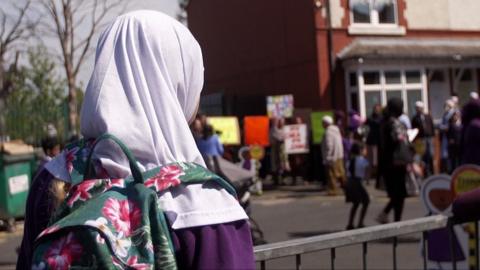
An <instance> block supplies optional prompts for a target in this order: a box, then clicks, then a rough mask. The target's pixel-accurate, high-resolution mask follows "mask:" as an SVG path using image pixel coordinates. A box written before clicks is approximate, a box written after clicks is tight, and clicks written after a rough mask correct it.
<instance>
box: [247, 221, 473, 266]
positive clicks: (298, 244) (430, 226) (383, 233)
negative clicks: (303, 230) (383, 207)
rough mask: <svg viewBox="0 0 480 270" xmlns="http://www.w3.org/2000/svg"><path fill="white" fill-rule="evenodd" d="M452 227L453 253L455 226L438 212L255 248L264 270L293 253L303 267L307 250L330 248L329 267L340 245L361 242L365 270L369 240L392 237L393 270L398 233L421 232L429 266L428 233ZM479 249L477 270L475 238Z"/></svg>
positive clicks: (453, 261) (298, 264) (297, 264)
mask: <svg viewBox="0 0 480 270" xmlns="http://www.w3.org/2000/svg"><path fill="white" fill-rule="evenodd" d="M475 224H476V226H475V233H476V235H478V223H477V222H475ZM447 226H448V228H449V229H450V230H449V232H450V236H449V237H450V243H451V247H450V249H451V254H455V245H454V239H453V237H452V235H453V234H452V233H453V229H454V227H453V225H452V224H451V222H450V221H449V218H448V217H447V216H443V215H435V216H429V217H423V218H417V219H412V220H406V221H401V222H395V223H390V224H385V225H378V226H372V227H367V228H362V229H357V230H350V231H343V232H337V233H330V234H325V235H319V236H313V237H307V238H300V239H294V240H289V241H283V242H277V243H272V244H266V245H260V246H256V247H255V260H256V261H257V262H260V267H261V269H262V270H263V269H266V262H267V261H269V260H273V259H278V258H283V257H289V256H292V257H293V256H294V257H295V260H296V269H301V265H302V255H304V254H306V253H311V252H316V251H322V250H330V267H331V269H335V260H336V255H335V250H336V248H339V247H344V246H351V245H361V246H362V269H367V248H368V243H369V242H372V241H377V240H383V239H392V240H393V241H392V249H393V250H392V252H393V260H392V264H393V265H392V269H397V246H398V239H397V237H398V236H401V235H407V234H412V233H422V234H423V235H422V236H423V237H422V253H423V254H422V255H423V269H427V256H426V254H428V253H427V252H428V247H427V243H426V240H425V239H426V238H427V237H426V236H427V235H426V234H427V232H428V231H430V230H435V229H440V228H445V227H447ZM476 239H477V240H476V247H477V248H476V252H477V263H476V269H478V265H479V264H478V237H477V238H476ZM456 267H457V263H456V261H455V256H452V268H453V269H456Z"/></svg>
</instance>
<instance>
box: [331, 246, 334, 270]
mask: <svg viewBox="0 0 480 270" xmlns="http://www.w3.org/2000/svg"><path fill="white" fill-rule="evenodd" d="M330 263H331V267H330V269H332V270H335V248H331V249H330Z"/></svg>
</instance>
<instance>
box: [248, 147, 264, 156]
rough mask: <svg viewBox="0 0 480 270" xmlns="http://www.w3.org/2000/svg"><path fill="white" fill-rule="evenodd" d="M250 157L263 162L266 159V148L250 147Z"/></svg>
mask: <svg viewBox="0 0 480 270" xmlns="http://www.w3.org/2000/svg"><path fill="white" fill-rule="evenodd" d="M250 156H251V157H252V158H253V159H255V160H262V159H263V157H265V148H263V147H261V146H260V145H252V146H251V147H250Z"/></svg>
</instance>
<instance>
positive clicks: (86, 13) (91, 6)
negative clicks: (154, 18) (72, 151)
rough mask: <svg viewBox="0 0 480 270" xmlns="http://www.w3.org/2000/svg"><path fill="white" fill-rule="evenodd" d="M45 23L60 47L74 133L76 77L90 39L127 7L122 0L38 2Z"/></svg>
mask: <svg viewBox="0 0 480 270" xmlns="http://www.w3.org/2000/svg"><path fill="white" fill-rule="evenodd" d="M40 1H41V2H40V3H41V6H42V7H43V9H44V10H46V11H47V12H46V17H47V20H48V22H46V23H44V24H43V26H44V28H45V30H46V31H47V32H49V33H52V34H53V36H54V38H55V39H56V40H57V41H58V44H59V46H60V59H61V62H62V65H63V69H64V71H65V76H66V79H67V88H68V111H69V117H68V118H69V129H70V132H71V133H73V134H75V133H76V126H77V118H78V109H77V99H78V98H77V93H78V91H77V89H78V85H77V83H78V82H77V75H78V73H79V71H80V69H81V68H82V66H83V64H84V62H85V59H86V57H87V55H88V53H89V52H90V50H91V46H92V41H93V40H92V39H93V37H94V35H95V33H96V32H98V30H99V29H100V28H101V27H102V24H103V23H104V21H105V19H106V18H107V17H108V16H109V15H111V14H112V13H114V12H120V11H121V10H123V9H124V8H125V7H126V3H127V2H126V1H125V0H84V1H78V0H40Z"/></svg>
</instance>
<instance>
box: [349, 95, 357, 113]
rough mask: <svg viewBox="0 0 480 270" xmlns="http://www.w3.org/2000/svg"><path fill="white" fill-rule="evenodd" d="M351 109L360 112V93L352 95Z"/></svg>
mask: <svg viewBox="0 0 480 270" xmlns="http://www.w3.org/2000/svg"><path fill="white" fill-rule="evenodd" d="M350 108H352V109H353V110H355V111H357V112H358V111H359V110H358V93H351V94H350Z"/></svg>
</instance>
